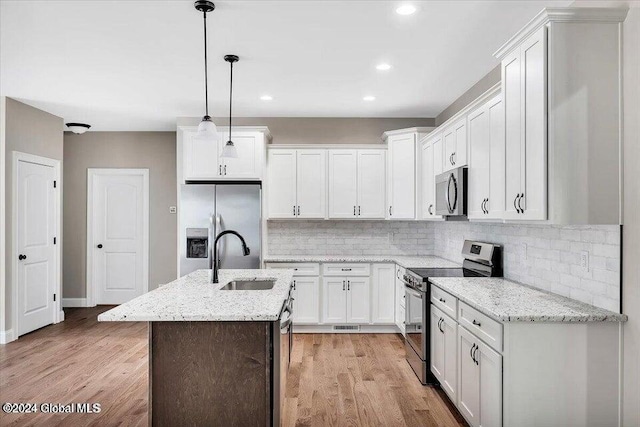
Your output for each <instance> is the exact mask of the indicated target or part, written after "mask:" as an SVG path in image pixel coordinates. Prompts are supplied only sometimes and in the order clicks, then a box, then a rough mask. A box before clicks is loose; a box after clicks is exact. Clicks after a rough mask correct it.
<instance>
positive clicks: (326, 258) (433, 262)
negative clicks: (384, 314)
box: [264, 255, 460, 268]
mask: <svg viewBox="0 0 640 427" xmlns="http://www.w3.org/2000/svg"><path fill="white" fill-rule="evenodd" d="M264 262H370V263H374V262H375V263H378V262H380V263H382V262H392V263H395V264H398V265H400V266H401V267H404V268H456V267H460V264H458V263H455V262H453V261H449V260H446V259H444V258H439V257H435V256H426V255H423V256H404V255H373V256H369V255H344V256H332V255H292V256H289V255H272V256H266V257H265V258H264Z"/></svg>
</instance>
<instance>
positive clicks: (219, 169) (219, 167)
mask: <svg viewBox="0 0 640 427" xmlns="http://www.w3.org/2000/svg"><path fill="white" fill-rule="evenodd" d="M218 172H219V173H218V175H222V165H220V166H218Z"/></svg>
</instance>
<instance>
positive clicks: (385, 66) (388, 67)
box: [376, 63, 391, 71]
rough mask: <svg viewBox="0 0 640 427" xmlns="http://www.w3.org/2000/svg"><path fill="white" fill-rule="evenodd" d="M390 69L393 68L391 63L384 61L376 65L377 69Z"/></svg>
mask: <svg viewBox="0 0 640 427" xmlns="http://www.w3.org/2000/svg"><path fill="white" fill-rule="evenodd" d="M390 69H391V65H389V64H385V63H382V64H378V65H376V70H380V71H387V70H390Z"/></svg>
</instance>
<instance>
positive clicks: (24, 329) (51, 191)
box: [2, 160, 58, 336]
mask: <svg viewBox="0 0 640 427" xmlns="http://www.w3.org/2000/svg"><path fill="white" fill-rule="evenodd" d="M14 165H15V166H16V168H17V170H16V171H15V173H14V176H15V177H16V178H17V182H16V186H15V188H16V190H17V192H16V199H14V200H15V202H16V204H17V206H16V218H15V219H16V222H15V228H14V232H15V233H16V251H17V253H16V254H15V256H16V257H17V269H16V272H17V283H16V286H17V291H18V298H17V304H18V306H17V307H18V308H17V311H18V313H17V314H18V319H17V321H18V336H19V335H23V334H26V333H28V332H31V331H33V330H36V329H38V328H41V327H43V326H46V325H48V324H51V323H54V321H55V306H56V304H55V302H54V293H55V292H56V289H57V255H56V250H55V245H54V241H53V239H54V238H56V237H57V236H56V230H57V226H56V224H57V223H58V208H57V202H56V194H55V192H56V191H57V189H56V188H54V180H55V179H56V174H57V171H56V168H54V167H53V166H51V165H44V164H38V163H32V162H30V161H24V160H17V162H14ZM2 256H4V254H3V255H2Z"/></svg>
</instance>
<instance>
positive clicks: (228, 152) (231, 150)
mask: <svg viewBox="0 0 640 427" xmlns="http://www.w3.org/2000/svg"><path fill="white" fill-rule="evenodd" d="M224 60H225V61H227V62H228V63H229V65H230V66H231V74H230V75H231V77H230V80H229V140H228V141H227V143H226V144H225V145H224V147H223V148H222V154H221V156H222V157H227V158H237V157H238V150H237V149H236V146H235V145H234V143H233V140H232V139H231V132H232V128H231V126H232V125H233V120H232V119H233V115H232V111H231V106H232V101H233V64H234V63H236V62H238V61H239V60H240V58H238V56H237V55H225V56H224Z"/></svg>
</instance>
